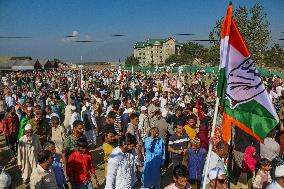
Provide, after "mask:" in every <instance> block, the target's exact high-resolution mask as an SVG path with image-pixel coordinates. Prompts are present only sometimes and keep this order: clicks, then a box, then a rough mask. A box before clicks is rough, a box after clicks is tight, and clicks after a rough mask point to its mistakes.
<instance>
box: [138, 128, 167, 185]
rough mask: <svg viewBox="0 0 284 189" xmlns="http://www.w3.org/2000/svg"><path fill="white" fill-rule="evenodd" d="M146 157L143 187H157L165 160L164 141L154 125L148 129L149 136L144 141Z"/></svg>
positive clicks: (159, 183)
mask: <svg viewBox="0 0 284 189" xmlns="http://www.w3.org/2000/svg"><path fill="white" fill-rule="evenodd" d="M144 145H145V150H146V154H145V156H146V158H145V163H144V169H143V173H142V183H143V187H144V188H154V189H159V188H160V185H161V167H162V166H163V164H164V162H165V158H166V155H165V143H164V140H163V139H162V138H160V137H159V130H158V129H157V128H156V127H152V128H151V129H150V137H147V138H145V141H144Z"/></svg>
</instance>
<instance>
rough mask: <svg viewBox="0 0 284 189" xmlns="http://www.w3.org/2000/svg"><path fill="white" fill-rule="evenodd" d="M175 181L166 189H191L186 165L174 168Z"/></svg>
mask: <svg viewBox="0 0 284 189" xmlns="http://www.w3.org/2000/svg"><path fill="white" fill-rule="evenodd" d="M173 175H174V176H173V179H174V183H172V184H170V185H168V186H167V187H165V188H164V189H180V188H183V189H190V188H191V187H190V185H189V183H188V170H187V167H186V166H184V165H177V166H175V167H174V171H173Z"/></svg>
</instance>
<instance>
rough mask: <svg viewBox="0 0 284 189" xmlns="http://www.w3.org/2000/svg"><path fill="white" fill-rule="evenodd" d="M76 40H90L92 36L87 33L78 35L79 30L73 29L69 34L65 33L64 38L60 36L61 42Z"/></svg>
mask: <svg viewBox="0 0 284 189" xmlns="http://www.w3.org/2000/svg"><path fill="white" fill-rule="evenodd" d="M77 40H82V41H91V40H92V37H91V36H90V35H88V34H86V35H84V36H81V37H79V32H78V31H77V30H74V31H73V32H72V34H71V35H67V36H65V37H64V38H62V39H61V42H63V43H68V42H73V41H77Z"/></svg>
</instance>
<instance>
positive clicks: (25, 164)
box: [0, 69, 284, 189]
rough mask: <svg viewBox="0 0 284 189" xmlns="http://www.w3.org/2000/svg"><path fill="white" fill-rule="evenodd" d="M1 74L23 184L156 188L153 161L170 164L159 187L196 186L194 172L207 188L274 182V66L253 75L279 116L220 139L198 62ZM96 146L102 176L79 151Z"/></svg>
mask: <svg viewBox="0 0 284 189" xmlns="http://www.w3.org/2000/svg"><path fill="white" fill-rule="evenodd" d="M81 78H82V80H81ZM1 80H2V81H1V82H2V83H1V92H0V119H1V127H0V128H1V129H0V130H1V133H2V135H3V137H4V138H5V142H6V145H7V147H8V148H9V150H8V151H7V153H9V156H10V157H11V161H15V162H17V165H18V168H19V170H20V171H21V175H22V183H23V185H24V186H26V187H30V188H32V189H34V188H37V189H38V188H55V189H56V188H58V189H63V188H74V189H90V188H93V187H96V188H98V187H102V188H106V189H112V188H117V189H131V188H141V187H142V188H152V189H159V188H161V186H162V182H163V179H162V170H168V168H170V167H172V170H173V172H172V176H173V182H172V184H170V185H168V186H166V189H185V188H201V187H202V184H203V179H204V177H206V178H207V179H206V180H207V182H206V183H205V184H206V188H212V189H213V188H217V189H226V188H228V185H229V184H232V185H235V186H239V187H240V188H254V189H260V188H269V189H277V188H284V155H281V154H282V152H284V135H283V131H284V83H283V82H282V80H281V78H279V77H277V76H271V77H267V78H263V80H264V83H265V85H266V87H267V90H268V92H269V96H270V98H271V100H272V101H273V103H274V105H275V108H276V111H277V113H278V114H279V118H280V123H279V125H277V126H276V127H275V129H274V130H273V131H271V132H270V133H269V135H268V136H267V137H266V138H265V140H264V143H261V144H260V143H259V141H257V140H256V139H254V138H253V137H252V136H250V135H248V134H246V133H245V132H243V131H242V130H241V129H239V128H237V127H236V128H234V136H235V137H234V140H233V142H231V143H230V144H228V143H226V142H225V141H223V140H222V129H221V125H222V108H221V107H220V108H219V115H218V119H217V127H216V130H215V135H214V138H210V133H211V127H212V120H213V114H214V106H215V99H216V95H215V93H216V87H217V82H218V78H217V75H213V74H208V73H205V72H196V73H178V74H175V73H169V72H162V73H161V72H156V73H148V72H140V71H135V72H131V71H124V70H123V69H119V70H117V69H104V70H100V71H95V70H84V71H83V77H81V75H80V72H79V71H78V70H72V69H58V70H42V71H21V72H3V73H2V78H1ZM209 144H212V145H213V152H212V154H211V156H210V159H209V162H210V163H209V173H208V175H204V167H205V162H206V157H207V153H208V147H209ZM96 147H101V148H102V150H103V160H104V169H105V172H104V173H105V179H104V183H102V182H100V183H99V181H98V178H97V176H96V171H95V167H96V166H95V165H96V164H97V163H98V162H96V161H94V157H93V156H94V155H93V154H92V153H91V152H90V151H89V150H90V149H94V148H96ZM1 166H5V165H1ZM1 171H2V168H1ZM1 174H3V175H4V174H6V173H5V171H2V173H1ZM5 178H9V177H5ZM6 180H7V183H6V185H7V186H6V187H8V185H10V183H11V182H8V180H9V179H6ZM12 181H13V175H12ZM0 184H2V185H3V183H0Z"/></svg>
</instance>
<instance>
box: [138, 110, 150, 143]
mask: <svg viewBox="0 0 284 189" xmlns="http://www.w3.org/2000/svg"><path fill="white" fill-rule="evenodd" d="M140 110H141V113H140V115H139V124H138V129H139V130H140V133H141V136H142V139H143V140H144V138H145V137H147V136H148V132H149V130H150V128H151V127H150V119H149V117H148V113H147V107H146V106H142V107H141V109H140Z"/></svg>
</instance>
